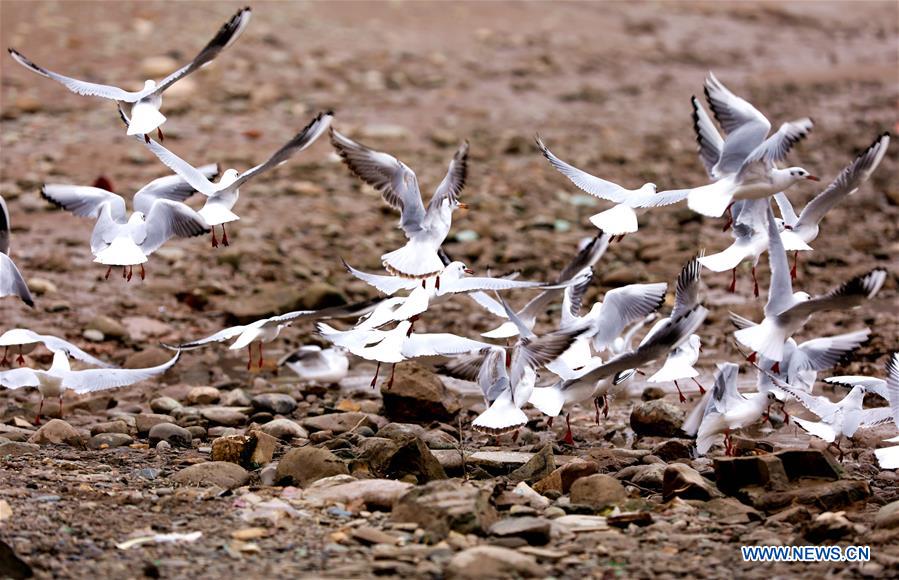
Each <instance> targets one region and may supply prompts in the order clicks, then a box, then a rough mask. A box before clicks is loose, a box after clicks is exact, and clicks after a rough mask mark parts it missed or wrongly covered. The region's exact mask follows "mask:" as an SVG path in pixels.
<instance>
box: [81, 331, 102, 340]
mask: <svg viewBox="0 0 899 580" xmlns="http://www.w3.org/2000/svg"><path fill="white" fill-rule="evenodd" d="M81 336H82V337H84V339H85V340H89V341H91V342H103V341H104V340H106V337H105V336H104V335H103V333H102V332H100V331H99V330H97V329H96V328H88V329H87V330H85V331H84V332H82V333H81Z"/></svg>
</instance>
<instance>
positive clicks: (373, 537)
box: [350, 526, 398, 546]
mask: <svg viewBox="0 0 899 580" xmlns="http://www.w3.org/2000/svg"><path fill="white" fill-rule="evenodd" d="M350 535H351V537H352V538H353V539H354V540H356V541H357V542H359V543H360V544H365V545H366V546H373V545H375V544H389V545H394V544H396V543H397V541H398V538H397V537H396V536H394V535H393V534H388V533H387V532H384V531H381V530H379V529H377V528H372V527H370V526H362V527H359V528H356V529H354V530H353V532H352V533H351V534H350Z"/></svg>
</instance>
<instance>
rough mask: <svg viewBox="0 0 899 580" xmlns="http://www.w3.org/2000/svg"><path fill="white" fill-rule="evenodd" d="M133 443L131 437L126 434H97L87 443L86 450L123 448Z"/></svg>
mask: <svg viewBox="0 0 899 580" xmlns="http://www.w3.org/2000/svg"><path fill="white" fill-rule="evenodd" d="M132 443H134V439H132V437H131V435H128V434H127V433H113V432H110V433H99V434H97V435H94V436H93V437H91V438H90V439H88V441H87V447H88V449H106V448H107V447H109V448H112V447H123V446H125V445H131V444H132Z"/></svg>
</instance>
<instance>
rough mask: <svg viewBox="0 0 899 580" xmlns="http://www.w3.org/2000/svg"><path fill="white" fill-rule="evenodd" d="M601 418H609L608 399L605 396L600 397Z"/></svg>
mask: <svg viewBox="0 0 899 580" xmlns="http://www.w3.org/2000/svg"><path fill="white" fill-rule="evenodd" d="M602 416H603V417H604V418H606V419H608V418H609V398H608V397H607V396H606V395H603V396H602Z"/></svg>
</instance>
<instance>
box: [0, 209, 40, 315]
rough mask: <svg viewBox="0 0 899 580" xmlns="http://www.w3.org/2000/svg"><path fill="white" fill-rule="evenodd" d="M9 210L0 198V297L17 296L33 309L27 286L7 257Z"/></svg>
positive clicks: (10, 259) (32, 301)
mask: <svg viewBox="0 0 899 580" xmlns="http://www.w3.org/2000/svg"><path fill="white" fill-rule="evenodd" d="M9 231H10V225H9V210H7V209H6V201H5V200H4V199H3V196H0V297H3V296H18V297H19V298H20V299H21V300H22V302H24V303H25V304H27V305H28V306H31V307H32V308H34V299H33V298H32V297H31V291H30V290H28V284H26V283H25V279H24V278H23V277H22V274H21V273H20V272H19V269H18V268H17V267H16V264H15V263H14V262H13V261H12V258H10V257H9V237H10V235H9Z"/></svg>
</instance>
